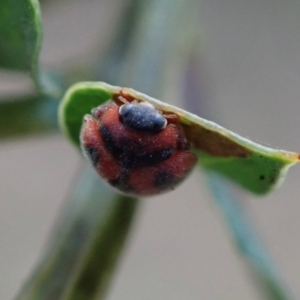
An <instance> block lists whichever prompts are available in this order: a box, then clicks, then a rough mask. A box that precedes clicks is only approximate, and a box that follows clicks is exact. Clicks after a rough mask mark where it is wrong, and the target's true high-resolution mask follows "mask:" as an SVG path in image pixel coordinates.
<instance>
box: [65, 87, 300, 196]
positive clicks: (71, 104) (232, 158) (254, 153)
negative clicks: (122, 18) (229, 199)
mask: <svg viewBox="0 0 300 300" xmlns="http://www.w3.org/2000/svg"><path fill="white" fill-rule="evenodd" d="M121 91H122V94H123V95H129V96H130V97H132V98H134V99H138V100H140V101H146V102H149V103H152V104H153V105H154V106H155V107H156V108H157V109H159V110H161V111H163V112H164V113H167V114H168V113H169V114H176V115H177V116H178V118H179V121H180V123H181V126H182V128H183V130H184V132H185V134H186V136H187V138H188V139H189V141H190V142H191V143H192V145H193V147H194V150H195V152H197V154H198V157H199V163H200V165H201V166H203V167H204V168H207V169H209V170H214V171H216V172H218V173H221V174H223V175H224V176H226V177H228V178H230V179H232V180H233V181H234V182H236V183H238V184H239V185H241V186H242V187H244V188H245V189H247V190H249V191H251V192H253V193H255V194H265V193H267V192H269V191H271V190H272V189H273V188H274V187H276V186H278V185H279V184H280V183H281V182H282V181H283V179H284V177H285V175H286V172H287V169H288V168H289V167H290V166H292V165H293V164H295V163H297V162H299V154H298V153H293V152H287V151H282V150H276V149H272V148H269V147H265V146H262V145H260V144H257V143H254V142H252V141H250V140H248V139H246V138H243V137H241V136H239V135H238V134H235V133H233V132H231V131H229V130H227V129H225V128H223V127H221V126H219V125H217V124H215V123H213V122H211V121H207V120H205V119H203V118H200V117H198V116H196V115H194V114H191V113H189V112H187V111H185V110H183V109H180V108H178V107H175V106H172V105H169V104H167V103H164V102H161V101H159V100H157V99H154V98H151V97H149V96H147V95H145V94H142V93H139V92H137V91H135V90H133V89H129V88H120V87H117V86H111V85H108V84H106V83H103V82H82V83H78V84H76V85H74V86H73V87H71V88H70V89H69V91H68V92H67V93H66V95H65V96H64V98H63V101H62V102H61V105H60V109H59V120H60V125H61V128H62V130H63V131H64V133H65V134H66V136H68V137H69V138H70V140H71V141H72V142H73V143H74V144H75V145H77V146H79V135H80V128H81V125H82V120H83V116H84V115H85V114H89V113H90V112H91V110H92V109H93V108H94V107H97V106H98V105H101V104H103V103H104V102H105V101H107V100H109V99H112V100H116V99H117V97H118V96H119V95H120V92H121Z"/></svg>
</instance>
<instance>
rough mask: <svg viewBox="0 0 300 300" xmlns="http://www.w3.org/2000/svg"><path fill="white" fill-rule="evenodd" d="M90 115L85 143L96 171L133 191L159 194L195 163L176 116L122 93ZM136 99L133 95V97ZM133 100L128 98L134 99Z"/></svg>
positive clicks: (83, 135)
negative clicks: (114, 100) (127, 98)
mask: <svg viewBox="0 0 300 300" xmlns="http://www.w3.org/2000/svg"><path fill="white" fill-rule="evenodd" d="M118 100H120V102H122V103H121V104H120V105H118V104H116V103H114V102H108V103H106V104H104V105H101V106H99V107H97V108H95V109H93V111H92V116H91V115H86V116H85V118H84V123H83V126H82V131H81V147H82V149H83V151H84V153H85V155H86V157H87V158H88V159H89V160H90V161H91V162H92V164H93V166H94V167H95V168H96V170H97V172H98V174H99V175H100V176H101V177H102V178H104V179H105V180H106V181H108V182H109V183H110V184H111V185H112V186H114V187H115V188H117V189H118V190H120V191H122V192H124V193H126V194H131V195H137V196H149V195H155V194H159V193H162V192H166V191H168V190H172V189H174V188H175V186H177V185H178V184H179V183H180V182H182V181H183V179H184V178H185V177H186V176H187V175H188V173H189V172H190V171H191V170H192V168H193V167H194V165H195V164H196V162H197V157H196V155H195V154H194V153H193V152H191V151H189V149H190V145H189V143H188V141H187V140H186V138H185V136H184V134H183V132H182V130H181V128H180V126H179V124H178V122H176V119H177V117H176V116H175V122H174V115H169V116H168V115H163V114H162V113H161V112H160V111H158V110H156V109H155V108H154V107H153V106H152V105H151V104H149V103H146V102H138V101H137V100H133V101H132V102H129V100H128V101H127V100H126V99H125V98H123V97H121V96H120V97H119V99H118ZM131 100H132V99H131ZM131 100H130V101H131Z"/></svg>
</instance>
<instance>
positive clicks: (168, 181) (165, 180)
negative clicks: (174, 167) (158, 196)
mask: <svg viewBox="0 0 300 300" xmlns="http://www.w3.org/2000/svg"><path fill="white" fill-rule="evenodd" d="M176 181H177V180H176V177H174V176H173V175H172V174H171V173H169V172H167V171H162V172H160V173H159V174H158V175H157V176H156V177H155V181H154V185H155V187H157V188H159V189H164V188H167V187H172V186H174V185H175V183H176Z"/></svg>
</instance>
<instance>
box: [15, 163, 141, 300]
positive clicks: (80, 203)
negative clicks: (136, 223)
mask: <svg viewBox="0 0 300 300" xmlns="http://www.w3.org/2000/svg"><path fill="white" fill-rule="evenodd" d="M136 204H137V201H136V199H133V198H130V197H127V196H124V195H119V194H116V192H115V191H114V190H113V189H111V188H109V187H108V186H107V185H106V184H105V183H104V182H103V181H102V180H100V178H99V177H98V175H96V173H94V171H93V170H91V169H87V170H85V172H83V173H82V175H81V177H80V178H79V182H78V183H77V185H76V188H75V189H74V191H73V193H72V195H71V196H70V199H69V201H68V203H67V206H66V207H65V210H64V212H63V214H62V215H61V216H60V222H59V223H58V226H57V228H56V230H55V232H54V236H53V237H52V239H51V241H50V244H49V245H48V248H47V253H46V255H45V256H44V257H43V259H42V260H41V262H40V264H39V266H38V268H37V269H36V271H35V273H34V276H33V277H32V278H31V280H30V281H29V282H28V283H27V285H26V286H25V288H24V289H23V291H21V293H20V296H19V297H17V299H18V300H54V299H55V300H58V299H64V300H86V299H89V300H96V299H103V298H102V297H103V294H104V292H105V291H106V289H107V287H108V284H109V281H110V277H111V276H112V272H113V270H114V267H115V265H116V263H117V261H118V258H119V252H120V251H121V249H122V248H123V246H124V242H125V240H126V237H127V234H128V232H129V228H130V225H131V221H132V218H133V215H134V212H135V209H136ZM99 295H101V297H100V296H99Z"/></svg>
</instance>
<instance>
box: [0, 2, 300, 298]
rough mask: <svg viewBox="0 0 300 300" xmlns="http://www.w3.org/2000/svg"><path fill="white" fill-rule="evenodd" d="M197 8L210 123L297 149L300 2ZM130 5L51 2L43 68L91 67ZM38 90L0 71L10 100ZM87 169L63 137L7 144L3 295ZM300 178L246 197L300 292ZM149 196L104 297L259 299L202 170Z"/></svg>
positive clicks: (10, 291) (17, 281)
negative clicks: (90, 56)
mask: <svg viewBox="0 0 300 300" xmlns="http://www.w3.org/2000/svg"><path fill="white" fill-rule="evenodd" d="M199 1H200V0H199ZM200 2H201V5H200V10H199V31H200V32H201V36H202V44H201V53H199V55H201V61H202V63H203V69H202V71H203V72H202V74H201V78H202V82H201V85H202V86H203V88H204V89H205V91H204V94H205V95H206V97H208V99H209V105H210V110H211V111H210V115H211V116H212V118H213V120H212V121H215V122H217V123H220V125H223V126H225V127H227V128H228V129H230V130H233V131H235V132H237V133H239V134H241V135H243V136H246V137H249V138H251V139H253V140H254V141H257V142H263V144H267V145H270V146H272V147H278V148H283V149H287V150H291V151H300V142H299V134H298V128H299V127H300V119H299V112H300V101H299V95H300V84H299V83H300V51H299V49H300V22H299V15H300V2H297V1H292V0H286V1H284V2H283V1H277V0H253V1H246V0H228V1H222V0H210V1H208V0H203V1H200ZM122 5H123V4H122V1H120V0H113V1H108V0H98V1H96V0H88V1H79V0H73V1H67V0H66V1H45V2H44V3H43V5H42V12H43V19H44V31H45V34H44V43H43V49H42V55H41V60H42V64H43V65H45V66H51V67H52V68H55V67H59V66H61V65H62V64H70V63H71V62H72V61H74V60H75V59H76V60H77V61H80V62H84V57H86V53H88V52H91V53H92V52H93V49H95V47H97V48H98V50H99V49H100V51H104V50H105V45H106V44H107V42H106V43H104V44H103V45H102V44H101V41H102V40H103V41H107V40H109V39H110V33H111V31H110V29H111V28H113V27H114V26H115V23H116V22H118V18H119V14H120V12H121V11H122ZM99 41H100V42H99ZM110 83H111V84H114V83H113V82H110ZM199 84H200V83H199ZM30 87H31V83H30V80H29V79H28V78H27V79H26V78H23V77H22V76H16V75H15V74H13V73H8V72H1V73H0V93H1V94H2V95H9V94H11V93H14V94H15V92H16V91H18V93H20V94H23V93H25V92H26V91H27V90H28V89H30ZM7 126H9V124H7ZM83 164H84V162H82V160H81V158H80V156H79V154H78V153H77V151H76V149H74V148H73V146H72V145H71V144H69V142H68V141H67V140H66V139H65V138H64V137H63V136H61V135H59V134H48V135H44V136H41V137H39V136H37V137H34V138H27V139H25V138H24V139H21V140H10V141H8V140H7V141H5V142H2V143H1V147H0V165H1V171H0V179H1V189H0V198H1V201H0V266H1V268H0V287H1V288H0V299H4V300H6V299H12V298H13V296H15V295H16V293H17V292H18V290H19V289H20V286H21V284H22V283H23V282H24V280H25V279H26V278H27V277H28V275H29V274H30V272H31V271H32V269H33V267H34V266H35V264H36V263H37V261H38V258H39V257H40V255H41V254H42V252H43V249H44V246H45V243H46V241H47V237H48V236H49V234H50V232H51V228H52V226H53V225H54V224H55V222H56V220H57V217H58V215H59V212H60V210H61V208H62V207H63V206H64V199H65V198H66V196H67V195H68V192H69V191H70V190H71V189H72V183H74V182H75V180H76V173H77V172H78V171H79V170H80V169H81V168H82V167H83ZM299 178H300V168H299V167H295V168H292V169H291V171H290V173H289V174H288V176H287V180H286V182H285V184H284V185H283V186H282V187H281V188H280V189H279V190H277V191H275V192H274V193H273V194H271V195H269V196H267V197H265V198H257V197H255V196H252V195H250V194H246V193H245V194H244V197H243V200H244V201H245V204H246V206H247V209H248V210H249V213H250V214H251V217H252V219H253V221H254V223H255V225H256V228H257V229H258V231H259V233H260V234H261V237H262V239H263V240H264V243H265V244H266V246H267V248H268V249H269V251H270V253H271V255H272V258H273V259H274V260H275V261H276V262H277V264H278V267H279V269H280V270H281V272H282V275H283V277H284V278H285V280H286V282H287V283H288V285H290V286H291V287H292V288H293V290H294V292H295V294H296V295H298V297H299V295H300V285H299V278H300V254H299V253H300V240H299V232H300V220H299V211H300V201H299V196H298V195H299V191H300V187H299ZM141 201H142V205H141V207H140V210H139V212H138V215H137V218H136V220H135V224H134V228H133V230H132V233H131V236H130V240H129V242H128V247H127V248H126V250H125V252H124V254H123V257H122V261H121V263H120V264H119V265H118V268H117V275H116V277H115V279H114V281H113V283H112V285H111V288H110V291H109V294H108V300H119V299H131V300H140V299H143V300H153V299H164V300H168V299H172V300H182V299H189V300H194V299H195V300H196V299H199V298H201V299H243V300H248V299H249V300H250V299H259V298H258V294H257V291H256V290H255V288H254V287H253V285H252V284H251V277H250V276H249V273H248V272H247V269H246V268H244V262H243V261H242V260H241V257H240V255H239V254H238V252H237V250H236V248H235V246H234V244H233V243H232V240H231V237H230V234H229V232H228V230H227V227H226V224H225V222H224V220H223V218H222V216H221V214H220V213H219V211H218V208H217V207H216V206H215V204H214V203H213V201H212V198H211V195H210V191H209V190H208V188H207V187H206V182H205V178H204V176H203V175H201V174H199V172H194V174H193V175H192V176H191V177H190V178H189V179H188V180H187V181H186V182H185V183H184V184H182V185H181V186H180V187H179V188H178V189H177V190H176V191H175V192H172V193H169V194H166V195H162V196H159V197H153V198H151V199H144V200H141Z"/></svg>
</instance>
